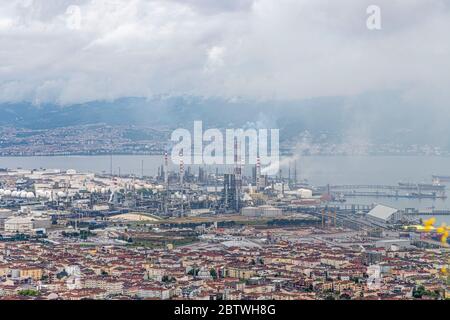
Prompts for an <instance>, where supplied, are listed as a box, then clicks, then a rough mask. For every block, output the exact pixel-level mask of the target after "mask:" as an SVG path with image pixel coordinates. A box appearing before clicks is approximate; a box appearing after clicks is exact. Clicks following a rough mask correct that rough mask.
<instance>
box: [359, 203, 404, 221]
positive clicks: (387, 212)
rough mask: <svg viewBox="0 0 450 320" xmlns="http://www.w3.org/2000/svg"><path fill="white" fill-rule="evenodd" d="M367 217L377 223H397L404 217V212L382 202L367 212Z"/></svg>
mask: <svg viewBox="0 0 450 320" xmlns="http://www.w3.org/2000/svg"><path fill="white" fill-rule="evenodd" d="M367 218H368V219H369V220H370V221H373V222H375V223H382V224H387V223H396V222H398V221H400V220H401V219H402V218H403V212H401V211H400V210H398V209H395V208H391V207H387V206H383V205H381V204H380V205H377V206H376V207H375V208H373V209H372V210H370V211H369V213H367Z"/></svg>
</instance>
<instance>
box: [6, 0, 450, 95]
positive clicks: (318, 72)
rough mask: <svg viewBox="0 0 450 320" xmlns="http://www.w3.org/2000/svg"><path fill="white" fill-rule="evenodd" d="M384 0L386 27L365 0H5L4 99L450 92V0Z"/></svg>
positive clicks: (382, 7) (378, 3) (380, 1)
mask: <svg viewBox="0 0 450 320" xmlns="http://www.w3.org/2000/svg"><path fill="white" fill-rule="evenodd" d="M376 2H377V3H376V4H377V5H378V6H380V7H381V9H382V19H383V20H382V26H383V29H382V30H381V31H369V30H368V29H367V28H366V18H367V15H366V8H367V6H368V5H370V4H372V1H368V0H367V1H366V0H342V1H333V2H331V3H330V1H326V0H314V1H313V0H253V1H252V0H228V1H207V0H186V1H182V0H159V1H157V0H72V1H69V0H21V1H19V0H0V43H1V47H0V101H3V102H5V101H19V100H29V101H34V102H48V101H50V102H57V103H61V104H66V103H74V102H84V101H88V100H95V99H115V98H119V97H123V96H150V95H154V94H170V95H178V94H194V95H204V96H210V95H215V96H224V97H229V98H232V97H239V96H241V97H250V98H258V99H261V98H278V99H301V98H308V97H313V96H327V95H353V94H359V93H363V92H366V91H374V90H376V91H382V90H391V89H394V90H404V91H405V97H406V98H408V99H410V98H411V97H414V99H416V98H422V99H424V100H425V101H428V100H430V101H432V102H433V103H441V102H442V101H444V100H445V99H448V98H449V94H448V93H447V91H448V90H447V88H448V87H449V85H450V72H449V71H450V59H449V57H450V43H449V41H448V39H447V37H448V34H447V31H448V30H450V12H449V5H448V4H447V2H446V1H444V0H429V1H421V0H410V1H401V0H377V1H376ZM75 6H77V7H75ZM76 8H79V11H78V10H77V9H76ZM78 13H79V14H80V15H79V16H78ZM430 97H431V98H430Z"/></svg>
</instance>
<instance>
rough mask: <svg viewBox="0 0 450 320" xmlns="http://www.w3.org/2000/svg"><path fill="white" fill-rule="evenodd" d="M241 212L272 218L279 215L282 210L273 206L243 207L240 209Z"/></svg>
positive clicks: (246, 214)
mask: <svg viewBox="0 0 450 320" xmlns="http://www.w3.org/2000/svg"><path fill="white" fill-rule="evenodd" d="M241 214H242V215H243V216H246V217H266V218H273V217H279V216H281V215H282V214H283V211H282V210H281V209H279V208H274V207H271V206H260V207H245V208H242V209H241Z"/></svg>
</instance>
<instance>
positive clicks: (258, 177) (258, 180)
mask: <svg viewBox="0 0 450 320" xmlns="http://www.w3.org/2000/svg"><path fill="white" fill-rule="evenodd" d="M260 186H261V160H260V159H259V156H258V157H257V158H256V190H259V188H260Z"/></svg>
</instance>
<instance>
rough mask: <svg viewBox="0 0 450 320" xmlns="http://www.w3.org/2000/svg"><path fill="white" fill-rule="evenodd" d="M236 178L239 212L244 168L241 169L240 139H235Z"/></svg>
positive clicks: (237, 207) (237, 208)
mask: <svg viewBox="0 0 450 320" xmlns="http://www.w3.org/2000/svg"><path fill="white" fill-rule="evenodd" d="M234 166H235V167H234V176H235V182H236V211H238V210H239V205H240V197H241V186H242V168H241V155H240V146H239V143H238V138H237V137H235V138H234Z"/></svg>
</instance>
